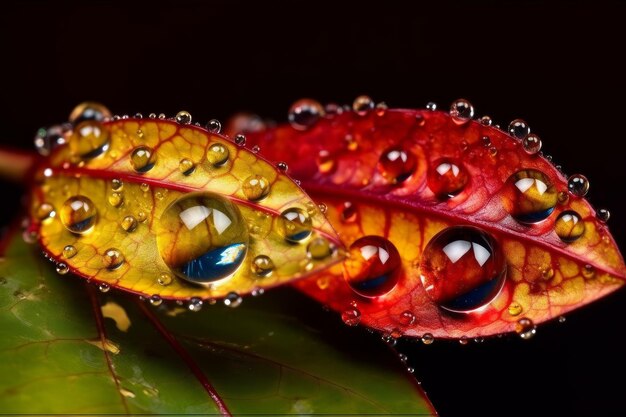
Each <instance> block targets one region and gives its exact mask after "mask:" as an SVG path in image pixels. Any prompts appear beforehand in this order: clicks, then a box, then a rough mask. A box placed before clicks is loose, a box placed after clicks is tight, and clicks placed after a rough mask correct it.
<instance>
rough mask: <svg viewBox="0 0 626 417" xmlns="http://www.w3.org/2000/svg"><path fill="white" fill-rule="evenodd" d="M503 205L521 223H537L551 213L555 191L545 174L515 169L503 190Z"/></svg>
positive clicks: (555, 198) (532, 170) (531, 170)
mask: <svg viewBox="0 0 626 417" xmlns="http://www.w3.org/2000/svg"><path fill="white" fill-rule="evenodd" d="M502 195H503V201H502V203H503V205H504V207H505V209H506V210H507V211H508V212H509V213H510V214H511V216H513V218H514V219H515V220H517V221H519V222H521V223H538V222H540V221H543V220H545V219H546V218H548V216H550V214H552V212H553V211H554V207H555V206H556V202H557V192H556V190H555V188H554V185H552V181H550V179H549V178H548V176H547V175H546V174H544V173H543V172H541V171H537V170H534V169H525V170H521V171H517V172H516V173H514V174H513V175H511V176H510V177H509V179H508V180H507V182H506V184H505V186H504V190H503V194H502Z"/></svg>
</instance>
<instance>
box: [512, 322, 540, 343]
mask: <svg viewBox="0 0 626 417" xmlns="http://www.w3.org/2000/svg"><path fill="white" fill-rule="evenodd" d="M515 333H517V334H518V335H519V337H521V338H522V339H524V340H528V339H530V338H532V337H533V336H534V335H535V334H536V333H537V326H535V323H533V321H532V320H531V319H528V318H526V317H523V318H521V319H519V320H518V321H517V323H515Z"/></svg>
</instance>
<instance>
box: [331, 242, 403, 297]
mask: <svg viewBox="0 0 626 417" xmlns="http://www.w3.org/2000/svg"><path fill="white" fill-rule="evenodd" d="M400 265H401V259H400V254H399V253H398V250H397V249H396V247H395V246H394V245H393V243H391V242H390V241H388V240H387V239H385V238H383V237H380V236H364V237H362V238H359V239H357V240H356V241H355V242H354V243H352V245H350V251H349V256H348V258H347V259H346V260H345V261H344V263H343V276H344V278H345V280H346V281H347V282H348V284H349V285H350V287H351V288H352V290H353V291H355V292H356V293H357V294H359V295H362V296H364V297H378V296H381V295H384V294H387V293H388V292H390V291H391V290H392V289H393V288H394V287H395V286H396V284H397V283H398V279H399V275H400V274H399V272H400Z"/></svg>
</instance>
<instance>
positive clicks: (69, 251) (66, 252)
mask: <svg viewBox="0 0 626 417" xmlns="http://www.w3.org/2000/svg"><path fill="white" fill-rule="evenodd" d="M77 253H78V250H77V249H76V247H74V246H72V245H67V246H65V247H64V248H63V257H64V258H65V259H71V258H73V257H74V256H76V254H77Z"/></svg>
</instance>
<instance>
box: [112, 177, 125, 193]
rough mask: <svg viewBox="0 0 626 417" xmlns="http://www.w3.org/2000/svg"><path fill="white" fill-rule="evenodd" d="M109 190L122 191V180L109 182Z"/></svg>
mask: <svg viewBox="0 0 626 417" xmlns="http://www.w3.org/2000/svg"><path fill="white" fill-rule="evenodd" d="M111 189H112V190H113V191H118V192H119V191H122V190H123V189H124V183H123V182H122V180H120V179H117V178H114V179H112V180H111Z"/></svg>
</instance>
